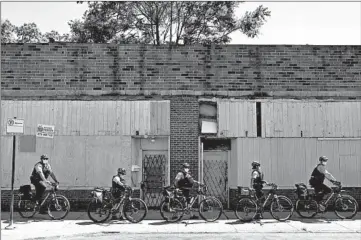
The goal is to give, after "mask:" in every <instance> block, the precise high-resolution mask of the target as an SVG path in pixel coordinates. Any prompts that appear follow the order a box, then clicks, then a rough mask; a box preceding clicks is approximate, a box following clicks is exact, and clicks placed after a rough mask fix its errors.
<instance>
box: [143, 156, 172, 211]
mask: <svg viewBox="0 0 361 240" xmlns="http://www.w3.org/2000/svg"><path fill="white" fill-rule="evenodd" d="M166 165H167V158H166V152H164V151H158V152H157V151H144V152H143V184H144V187H143V200H144V201H145V202H146V204H147V206H148V208H150V209H152V208H153V209H154V208H158V207H160V203H161V202H162V200H163V196H162V189H163V187H164V186H165V185H166V182H167V174H166Z"/></svg>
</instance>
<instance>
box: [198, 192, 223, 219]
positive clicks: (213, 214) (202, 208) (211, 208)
mask: <svg viewBox="0 0 361 240" xmlns="http://www.w3.org/2000/svg"><path fill="white" fill-rule="evenodd" d="M222 212H223V207H222V204H221V202H220V201H219V200H218V199H216V198H213V197H211V198H206V199H204V200H203V201H202V202H201V203H200V204H199V215H200V216H201V218H203V219H204V220H205V221H207V222H214V221H216V220H217V219H219V218H220V216H221V214H222Z"/></svg>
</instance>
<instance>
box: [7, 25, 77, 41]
mask: <svg viewBox="0 0 361 240" xmlns="http://www.w3.org/2000/svg"><path fill="white" fill-rule="evenodd" d="M50 40H53V41H57V42H70V41H72V38H71V36H70V35H69V34H60V33H58V32H57V31H54V30H52V31H50V32H47V33H45V34H42V33H41V32H40V30H39V28H38V27H37V25H36V24H35V23H25V24H23V25H22V26H20V27H17V26H15V25H13V24H11V22H10V21H9V20H5V21H2V23H1V42H2V43H47V42H49V41H50Z"/></svg>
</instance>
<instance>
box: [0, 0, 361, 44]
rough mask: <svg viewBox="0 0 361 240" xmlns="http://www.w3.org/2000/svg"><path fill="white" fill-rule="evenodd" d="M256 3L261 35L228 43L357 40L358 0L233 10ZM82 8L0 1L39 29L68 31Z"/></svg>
mask: <svg viewBox="0 0 361 240" xmlns="http://www.w3.org/2000/svg"><path fill="white" fill-rule="evenodd" d="M259 5H263V6H265V7H268V8H269V10H271V17H270V18H269V19H268V21H267V22H266V23H265V25H264V26H263V27H262V29H261V35H260V36H258V38H254V39H251V38H248V37H246V36H245V35H243V34H242V33H240V32H236V33H233V34H232V35H231V37H232V41H231V44H310V45H360V44H361V2H246V3H243V4H241V5H240V8H239V9H237V10H236V14H237V16H240V17H241V16H242V15H243V13H244V12H245V11H252V10H254V9H255V8H256V7H257V6H259ZM86 9H87V4H76V3H75V2H2V3H1V19H8V20H10V22H11V23H13V24H15V25H17V26H20V25H22V24H24V23H29V22H35V23H36V24H37V26H38V27H39V29H40V30H41V32H43V33H45V32H50V31H51V30H56V31H58V32H60V33H68V32H69V30H70V29H69V26H68V24H67V22H68V21H69V20H74V19H81V17H82V15H83V13H84V12H85V10H86Z"/></svg>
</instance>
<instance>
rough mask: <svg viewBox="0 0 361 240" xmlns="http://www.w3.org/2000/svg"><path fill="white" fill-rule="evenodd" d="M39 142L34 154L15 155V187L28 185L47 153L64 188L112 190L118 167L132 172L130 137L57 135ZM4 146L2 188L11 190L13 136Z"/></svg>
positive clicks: (2, 152)
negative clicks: (33, 170) (37, 165)
mask: <svg viewBox="0 0 361 240" xmlns="http://www.w3.org/2000/svg"><path fill="white" fill-rule="evenodd" d="M36 141H37V144H36V152H35V153H23V152H18V150H17V152H16V168H15V169H16V171H15V187H19V186H20V185H22V184H27V183H29V181H30V180H29V177H30V174H31V172H32V168H33V167H34V165H35V163H36V162H38V161H39V156H40V155H41V154H44V153H46V154H48V155H49V157H50V164H51V166H52V168H53V170H54V172H55V174H56V176H57V178H58V180H59V182H60V183H61V186H62V187H65V188H66V187H79V188H82V187H95V186H104V187H110V185H111V177H112V176H113V175H115V174H116V169H117V168H118V167H124V168H126V169H127V171H128V172H129V173H130V170H131V137H119V136H55V138H54V140H49V139H45V138H37V139H36ZM1 143H2V148H1V149H2V151H1V159H2V161H1V164H2V171H3V172H2V173H3V178H2V181H1V186H2V187H10V186H11V156H12V155H11V154H12V137H10V136H3V137H2V140H1ZM17 149H18V148H17ZM127 181H130V174H128V175H127Z"/></svg>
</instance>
